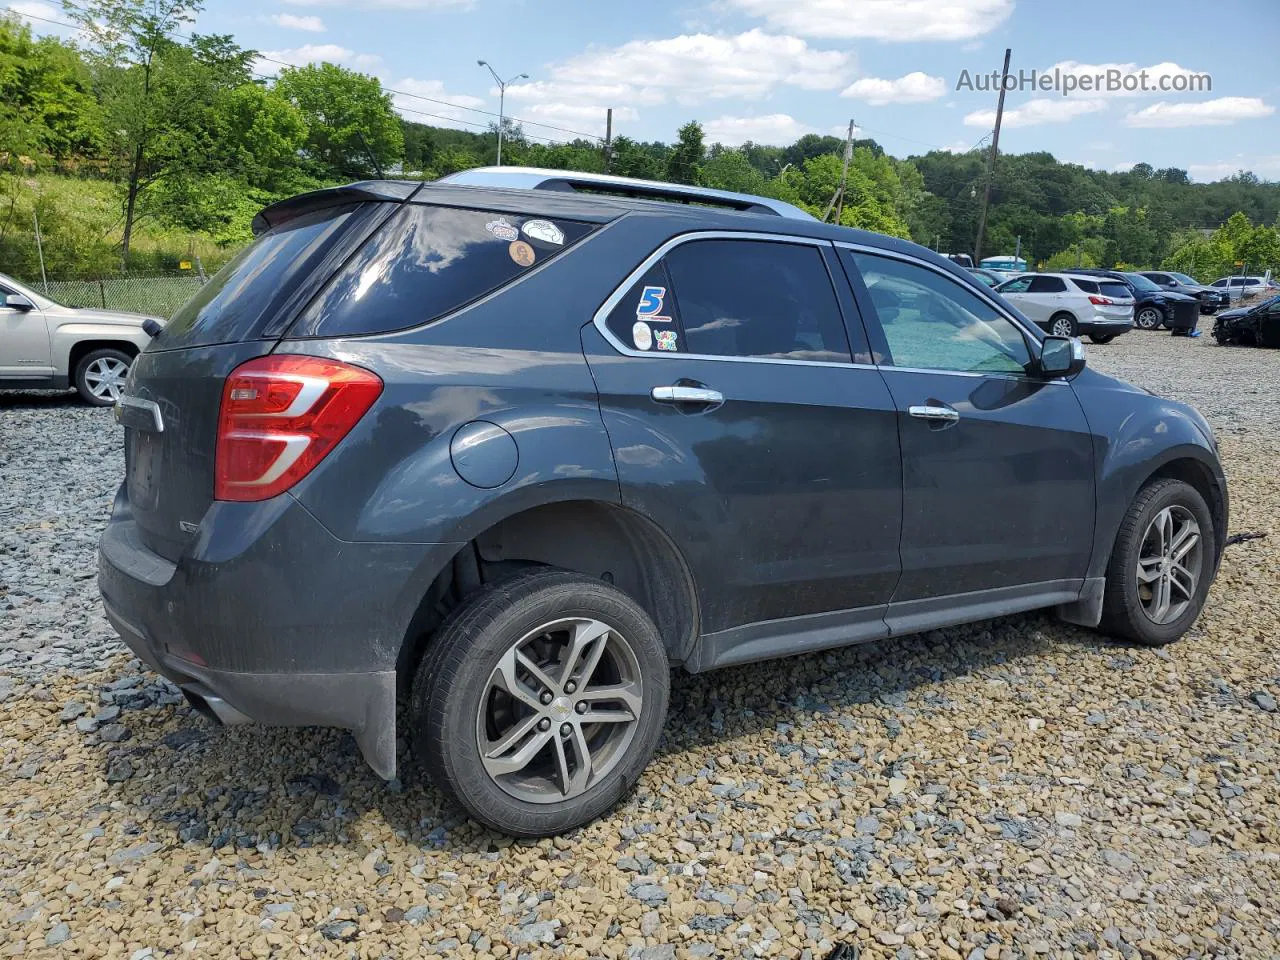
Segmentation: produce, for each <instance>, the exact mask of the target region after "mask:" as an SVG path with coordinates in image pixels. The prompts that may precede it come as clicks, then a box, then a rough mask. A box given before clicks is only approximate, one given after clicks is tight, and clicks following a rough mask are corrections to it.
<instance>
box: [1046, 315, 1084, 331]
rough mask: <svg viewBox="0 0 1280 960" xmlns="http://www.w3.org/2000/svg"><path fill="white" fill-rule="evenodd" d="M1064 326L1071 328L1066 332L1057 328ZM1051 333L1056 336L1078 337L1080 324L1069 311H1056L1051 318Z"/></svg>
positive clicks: (1067, 328)
mask: <svg viewBox="0 0 1280 960" xmlns="http://www.w3.org/2000/svg"><path fill="white" fill-rule="evenodd" d="M1058 327H1062V328H1065V329H1066V330H1070V331H1071V332H1070V333H1065V332H1062V331H1060V330H1056V328H1058ZM1048 329H1049V333H1050V334H1052V335H1053V336H1055V337H1078V336H1080V324H1078V323H1076V318H1075V317H1073V316H1072V315H1071V314H1069V313H1055V314H1054V315H1053V316H1052V317H1050V318H1049V327H1048Z"/></svg>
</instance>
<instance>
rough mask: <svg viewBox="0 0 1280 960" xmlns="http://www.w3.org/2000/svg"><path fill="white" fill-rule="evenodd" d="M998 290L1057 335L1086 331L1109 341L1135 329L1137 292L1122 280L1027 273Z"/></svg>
mask: <svg viewBox="0 0 1280 960" xmlns="http://www.w3.org/2000/svg"><path fill="white" fill-rule="evenodd" d="M996 290H997V291H998V292H999V293H1000V295H1001V296H1003V297H1004V298H1005V299H1006V300H1008V301H1009V302H1010V303H1012V304H1013V305H1014V306H1015V307H1017V308H1018V309H1019V310H1021V311H1022V312H1023V313H1024V314H1026V316H1027V318H1028V319H1029V320H1032V321H1034V322H1035V323H1036V324H1037V325H1038V326H1039V327H1041V328H1042V329H1044V330H1046V331H1048V332H1049V333H1051V334H1053V335H1054V336H1055V337H1078V336H1080V335H1081V334H1086V335H1087V336H1088V337H1089V339H1090V340H1092V341H1093V342H1094V343H1107V342H1109V341H1111V340H1114V339H1115V338H1116V337H1117V336H1119V335H1120V334H1122V333H1127V332H1128V331H1129V330H1131V329H1133V292H1132V291H1131V290H1130V289H1129V288H1128V287H1127V286H1125V285H1124V284H1123V283H1121V282H1120V281H1118V280H1107V279H1105V278H1097V277H1078V276H1076V275H1075V274H1071V273H1024V274H1022V276H1019V277H1014V278H1013V279H1012V280H1006V281H1005V282H1004V283H1002V284H1000V285H999V286H997V287H996Z"/></svg>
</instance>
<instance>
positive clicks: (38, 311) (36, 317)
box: [0, 274, 163, 407]
mask: <svg viewBox="0 0 1280 960" xmlns="http://www.w3.org/2000/svg"><path fill="white" fill-rule="evenodd" d="M147 321H154V322H156V323H162V322H163V321H162V320H160V318H158V317H147V316H144V315H142V314H137V313H120V312H118V311H115V310H97V309H90V308H81V307H67V306H64V305H63V304H61V303H57V302H56V301H53V300H50V299H49V298H48V297H46V296H42V295H41V294H39V293H36V292H35V291H34V290H32V289H30V288H29V287H26V286H23V285H22V284H20V283H18V281H16V280H13V279H11V278H9V277H6V276H5V275H4V274H0V390H65V389H67V388H68V387H71V386H74V387H75V388H76V391H77V392H78V393H79V394H80V396H81V398H82V399H83V400H84V401H85V403H90V404H93V405H94V406H100V407H101V406H107V405H109V404H112V403H115V402H116V400H117V399H118V398H119V396H120V389H121V387H123V386H124V381H125V377H127V376H128V375H129V367H130V365H131V364H132V363H133V358H134V357H136V356H137V355H138V352H139V351H140V350H141V349H142V348H143V347H144V346H145V345H146V343H147V341H148V340H150V339H151V335H150V334H149V333H147V331H146V330H145V329H144V328H143V324H145V323H147Z"/></svg>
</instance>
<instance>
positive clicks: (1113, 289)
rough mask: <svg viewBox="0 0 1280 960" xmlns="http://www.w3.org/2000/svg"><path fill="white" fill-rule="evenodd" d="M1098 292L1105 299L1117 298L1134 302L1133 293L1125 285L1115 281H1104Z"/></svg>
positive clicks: (1100, 284)
mask: <svg viewBox="0 0 1280 960" xmlns="http://www.w3.org/2000/svg"><path fill="white" fill-rule="evenodd" d="M1098 292H1099V293H1101V294H1102V295H1103V296H1104V297H1115V298H1117V299H1120V300H1132V299H1133V291H1132V290H1130V289H1129V288H1128V287H1127V286H1125V285H1124V284H1123V283H1118V282H1116V281H1114V280H1103V281H1102V282H1101V283H1099V284H1098Z"/></svg>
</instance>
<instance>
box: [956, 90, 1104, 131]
mask: <svg viewBox="0 0 1280 960" xmlns="http://www.w3.org/2000/svg"><path fill="white" fill-rule="evenodd" d="M1105 109H1107V102H1106V101H1105V100H1098V99H1091V100H1070V99H1066V98H1062V97H1059V98H1058V99H1049V98H1040V99H1036V100H1028V101H1027V102H1026V103H1024V104H1022V105H1021V106H1019V107H1015V108H1013V109H1012V110H1005V112H1004V125H1005V126H1006V127H1034V126H1036V125H1038V124H1041V123H1065V122H1066V121H1068V120H1071V119H1073V118H1075V117H1078V116H1080V115H1082V114H1086V113H1096V112H1097V111H1099V110H1105ZM995 123H996V112H995V111H994V110H975V111H974V112H973V113H970V114H966V115H965V118H964V124H965V126H966V127H994V126H995Z"/></svg>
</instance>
